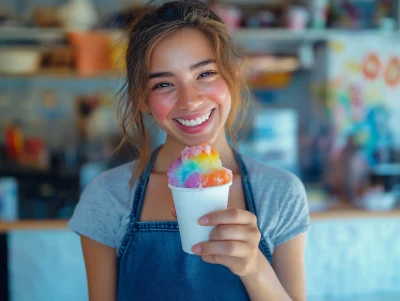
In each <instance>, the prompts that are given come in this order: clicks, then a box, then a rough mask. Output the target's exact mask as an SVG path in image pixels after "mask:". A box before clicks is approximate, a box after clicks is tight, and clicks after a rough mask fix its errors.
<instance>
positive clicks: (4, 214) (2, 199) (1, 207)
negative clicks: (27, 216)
mask: <svg viewBox="0 0 400 301" xmlns="http://www.w3.org/2000/svg"><path fill="white" fill-rule="evenodd" d="M16 219H18V183H17V180H16V179H15V178H11V177H7V178H0V220H6V221H12V220H16Z"/></svg>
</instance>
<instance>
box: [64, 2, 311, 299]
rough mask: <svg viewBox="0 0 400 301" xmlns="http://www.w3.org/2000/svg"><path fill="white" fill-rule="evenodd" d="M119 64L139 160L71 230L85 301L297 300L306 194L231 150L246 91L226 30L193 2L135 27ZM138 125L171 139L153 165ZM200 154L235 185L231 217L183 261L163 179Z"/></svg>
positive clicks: (217, 215)
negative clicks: (193, 152)
mask: <svg viewBox="0 0 400 301" xmlns="http://www.w3.org/2000/svg"><path fill="white" fill-rule="evenodd" d="M126 61H127V85H126V97H125V98H123V99H122V100H121V103H120V113H121V114H120V118H121V124H122V129H123V134H124V139H123V141H122V143H125V142H130V143H131V145H132V146H133V147H134V148H135V149H136V150H137V151H138V153H139V154H140V156H139V158H138V159H137V160H135V161H134V162H131V163H129V164H125V165H122V166H119V167H117V168H115V169H113V170H110V171H107V172H105V173H103V174H102V175H100V176H99V177H98V178H96V179H95V180H94V181H93V182H92V183H91V184H90V185H89V186H88V187H87V188H86V189H85V191H84V192H83V194H82V196H81V199H80V201H79V203H78V205H77V207H76V209H75V212H74V214H73V217H72V218H71V220H70V221H69V223H68V225H69V226H70V228H71V229H73V230H74V231H76V232H77V233H79V234H80V235H81V241H82V248H83V253H84V258H85V264H86V271H87V276H88V284H89V296H90V300H96V301H113V300H115V299H116V296H117V298H118V300H132V298H136V299H137V300H191V301H202V300H207V301H212V300H218V301H219V300H230V301H242V300H251V301H258V300H260V301H261V300H262V301H265V300H274V301H279V300H305V283H304V282H305V280H304V278H305V277H304V258H303V253H304V242H305V234H304V232H306V230H307V229H308V226H309V212H308V207H307V200H306V195H305V190H304V187H303V184H302V183H301V182H300V180H299V179H298V178H297V177H296V176H294V175H293V174H290V173H288V172H285V171H283V170H279V169H276V168H272V167H269V166H266V165H263V164H261V163H259V162H256V161H253V160H251V159H250V158H246V157H244V156H242V155H240V154H239V152H238V151H237V150H236V149H235V147H234V145H230V143H229V142H228V138H227V136H228V135H229V136H230V138H231V141H233V142H234V141H235V137H234V132H235V126H236V125H238V124H240V122H237V116H238V113H239V112H241V113H242V112H243V109H244V108H245V102H246V97H245V96H247V95H248V93H247V92H248V90H247V87H246V85H245V83H244V81H243V77H242V75H241V72H240V64H241V57H240V55H239V53H238V52H237V50H236V49H235V47H234V46H233V44H232V41H231V39H230V37H229V34H228V31H227V28H226V27H225V25H224V24H223V22H222V20H221V19H220V18H219V17H218V16H217V15H216V14H215V13H214V12H212V11H211V10H210V9H209V8H208V7H207V6H206V5H205V4H204V3H202V2H201V1H172V2H167V3H166V4H164V5H162V6H161V7H159V8H156V9H149V10H148V11H145V12H144V13H143V15H141V16H139V17H138V18H137V19H136V21H135V23H134V24H133V25H132V28H131V30H130V32H129V46H128V50H127V55H126ZM144 114H151V116H152V118H154V120H155V121H156V122H157V124H158V125H159V126H160V127H161V128H162V129H164V131H165V132H166V133H167V138H166V142H165V144H164V145H162V146H161V147H160V148H158V149H157V150H156V151H155V152H153V154H152V155H151V156H149V154H148V152H147V150H148V147H147V145H146V134H147V133H146V130H145V127H144V124H143V116H144ZM131 134H132V135H131ZM201 143H206V144H209V145H210V146H211V147H212V148H213V149H215V151H216V152H218V153H219V157H220V159H221V161H222V163H223V166H224V167H225V168H227V169H230V170H231V171H232V172H233V181H232V185H231V186H230V190H229V191H230V192H229V197H228V207H229V208H228V209H226V210H221V211H216V212H209V213H207V214H206V215H204V216H202V217H201V218H200V219H199V220H198V221H194V222H195V223H196V222H197V223H198V224H199V225H200V226H209V227H210V226H211V227H213V229H214V230H212V232H211V234H210V237H209V238H210V239H209V241H204V242H200V243H199V244H196V245H195V246H193V247H192V250H191V251H192V252H193V253H194V254H196V255H193V254H189V253H185V252H183V251H182V247H181V241H180V236H179V228H178V224H177V222H176V221H175V218H176V214H175V209H174V207H173V199H172V194H171V190H170V189H169V188H168V178H167V171H168V169H169V167H170V166H171V164H172V163H173V162H174V161H175V159H176V158H177V157H179V155H180V153H181V151H182V150H183V149H184V148H185V146H194V145H198V144H201ZM187 201H188V202H190V201H200V202H201V201H202V200H201V199H199V197H197V199H196V200H191V199H189V200H187ZM178 219H179V217H178ZM197 255H198V256H197Z"/></svg>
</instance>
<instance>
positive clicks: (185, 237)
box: [168, 182, 232, 254]
mask: <svg viewBox="0 0 400 301" xmlns="http://www.w3.org/2000/svg"><path fill="white" fill-rule="evenodd" d="M231 185H232V182H230V183H227V184H224V185H220V186H213V187H206V188H182V187H175V186H172V185H168V187H169V188H170V189H171V191H172V196H173V199H174V204H175V209H176V215H177V218H178V225H179V233H180V236H181V242H182V249H183V251H184V252H186V253H189V254H193V252H192V247H193V246H194V245H195V244H197V243H200V242H204V241H208V240H209V239H210V233H211V231H212V230H213V229H214V228H215V227H214V226H201V225H199V223H198V219H199V218H200V217H202V216H203V215H205V214H208V213H210V212H214V211H219V210H224V209H226V208H228V196H229V188H230V186H231Z"/></svg>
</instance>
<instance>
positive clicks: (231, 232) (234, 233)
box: [210, 225, 261, 243]
mask: <svg viewBox="0 0 400 301" xmlns="http://www.w3.org/2000/svg"><path fill="white" fill-rule="evenodd" d="M260 238H261V234H260V231H259V230H258V228H257V227H255V226H254V225H245V226H243V225H219V226H216V227H215V228H214V229H213V230H212V231H211V233H210V240H211V241H217V240H236V241H244V242H246V241H248V242H254V243H256V242H257V243H258V242H259V241H260Z"/></svg>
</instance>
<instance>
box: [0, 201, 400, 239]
mask: <svg viewBox="0 0 400 301" xmlns="http://www.w3.org/2000/svg"><path fill="white" fill-rule="evenodd" d="M310 216H311V220H324V219H343V218H345V219H354V218H399V219H400V209H394V210H390V211H367V210H363V209H357V208H354V207H351V206H349V207H346V208H344V207H343V208H341V209H339V208H336V209H328V210H325V211H320V212H311V214H310ZM44 229H49V230H51V229H67V220H66V219H46V220H45V219H43V220H40V219H36V220H35V219H26V220H25V219H21V220H16V221H0V233H4V232H8V231H14V230H44Z"/></svg>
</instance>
